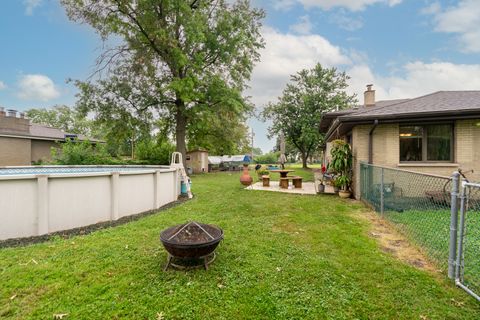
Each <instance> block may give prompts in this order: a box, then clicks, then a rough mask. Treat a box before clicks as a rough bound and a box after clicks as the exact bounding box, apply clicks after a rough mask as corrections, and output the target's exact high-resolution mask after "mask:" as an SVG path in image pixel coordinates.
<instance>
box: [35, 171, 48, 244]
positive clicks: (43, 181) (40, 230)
mask: <svg viewBox="0 0 480 320" xmlns="http://www.w3.org/2000/svg"><path fill="white" fill-rule="evenodd" d="M49 211H50V210H49V204H48V175H46V174H39V175H37V235H42V234H47V233H48V232H49V231H50V227H49V224H50V222H49V214H50V212H49Z"/></svg>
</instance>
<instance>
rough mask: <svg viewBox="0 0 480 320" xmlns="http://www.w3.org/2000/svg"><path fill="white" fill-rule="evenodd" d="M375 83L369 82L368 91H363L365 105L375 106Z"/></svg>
mask: <svg viewBox="0 0 480 320" xmlns="http://www.w3.org/2000/svg"><path fill="white" fill-rule="evenodd" d="M372 87H373V84H367V91H365V92H364V93H363V99H364V105H365V107H374V106H375V90H372Z"/></svg>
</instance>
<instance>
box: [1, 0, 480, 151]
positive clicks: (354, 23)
mask: <svg viewBox="0 0 480 320" xmlns="http://www.w3.org/2000/svg"><path fill="white" fill-rule="evenodd" d="M230 2H231V1H230ZM253 4H254V5H255V6H258V7H262V8H264V9H265V10H266V12H267V18H266V19H265V21H264V27H263V29H262V34H263V36H264V38H265V41H266V47H265V49H263V50H262V52H261V53H262V60H261V62H260V63H259V64H258V65H257V66H256V68H255V70H254V72H253V74H252V79H251V82H250V86H251V89H249V90H248V91H247V92H246V94H247V95H249V96H251V100H252V101H253V102H254V103H255V105H256V106H257V108H258V109H261V107H262V106H263V105H264V104H265V103H267V102H268V101H275V99H276V97H277V96H278V95H279V94H281V91H282V89H283V87H284V86H285V84H286V83H287V81H288V79H289V75H290V74H292V73H295V72H296V71H298V70H300V69H302V68H309V67H312V66H313V65H314V64H315V63H317V62H320V63H322V65H324V66H328V67H337V68H338V69H340V70H342V71H346V72H347V73H348V74H349V75H350V76H351V77H352V79H351V80H350V87H349V89H348V90H349V92H351V93H356V94H358V96H359V100H360V102H362V96H363V90H364V88H365V85H366V84H367V83H373V84H374V88H375V89H376V94H377V100H381V99H394V98H408V97H415V96H419V95H422V94H427V93H430V92H433V91H438V90H462V89H469V90H473V89H476V90H480V59H479V58H480V28H479V27H478V26H480V1H478V0H458V1H449V0H444V1H433V0H432V1H430V0H276V1H275V0H254V1H253ZM101 48H102V42H101V41H100V38H99V37H98V35H96V34H95V33H94V32H93V30H92V29H91V28H89V27H88V26H81V25H77V24H75V23H73V22H70V21H69V20H68V18H67V17H66V15H65V13H64V10H63V8H62V7H61V6H60V5H59V3H58V1H55V0H2V1H0V106H3V107H6V108H13V109H18V110H25V109H28V108H31V107H51V106H53V105H55V104H67V105H70V106H73V105H74V103H75V93H76V89H75V87H74V86H72V85H71V84H68V83H66V80H67V79H69V78H71V79H80V80H85V79H86V77H88V76H89V75H90V74H91V73H92V72H93V71H94V66H95V59H96V57H97V56H98V55H99V54H100V52H101ZM249 125H251V126H252V127H253V129H254V131H255V145H256V146H258V147H261V148H262V149H263V150H264V151H268V150H270V149H271V148H272V147H273V143H272V142H271V141H269V140H268V139H267V137H266V134H267V127H268V123H262V122H260V121H258V120H255V119H251V120H250V121H249Z"/></svg>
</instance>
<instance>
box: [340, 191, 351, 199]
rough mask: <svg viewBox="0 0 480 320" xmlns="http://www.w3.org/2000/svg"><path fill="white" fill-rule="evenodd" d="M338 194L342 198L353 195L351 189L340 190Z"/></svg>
mask: <svg viewBox="0 0 480 320" xmlns="http://www.w3.org/2000/svg"><path fill="white" fill-rule="evenodd" d="M338 195H339V196H340V198H342V199H347V198H350V196H351V195H352V193H351V192H350V191H343V190H342V191H339V192H338Z"/></svg>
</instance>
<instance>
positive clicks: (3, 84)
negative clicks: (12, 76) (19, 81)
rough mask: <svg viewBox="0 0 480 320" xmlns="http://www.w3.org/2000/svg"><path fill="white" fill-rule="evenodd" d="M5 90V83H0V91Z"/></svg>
mask: <svg viewBox="0 0 480 320" xmlns="http://www.w3.org/2000/svg"><path fill="white" fill-rule="evenodd" d="M6 88H7V85H6V84H5V82H3V81H0V90H3V89H6Z"/></svg>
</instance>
